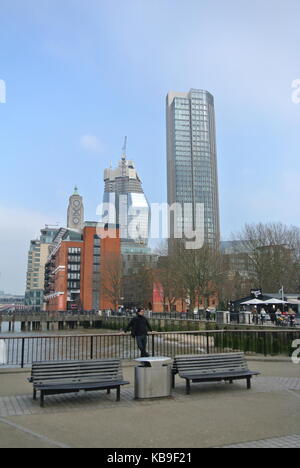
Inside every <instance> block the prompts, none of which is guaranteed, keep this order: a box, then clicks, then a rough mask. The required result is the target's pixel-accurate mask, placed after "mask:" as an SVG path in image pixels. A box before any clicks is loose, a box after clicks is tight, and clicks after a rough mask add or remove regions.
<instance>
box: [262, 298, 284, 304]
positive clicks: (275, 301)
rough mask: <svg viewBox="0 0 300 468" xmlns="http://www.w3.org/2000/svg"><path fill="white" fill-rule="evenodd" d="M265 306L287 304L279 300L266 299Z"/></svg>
mask: <svg viewBox="0 0 300 468" xmlns="http://www.w3.org/2000/svg"><path fill="white" fill-rule="evenodd" d="M266 304H287V302H285V301H280V300H279V299H274V298H273V299H268V300H267V301H266Z"/></svg>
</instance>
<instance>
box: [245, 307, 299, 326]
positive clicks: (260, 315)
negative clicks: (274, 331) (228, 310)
mask: <svg viewBox="0 0 300 468" xmlns="http://www.w3.org/2000/svg"><path fill="white" fill-rule="evenodd" d="M251 312H252V322H253V323H254V324H255V325H259V324H261V325H264V324H265V323H266V322H271V323H273V324H274V325H276V326H281V327H284V326H290V327H295V326H296V313H295V311H293V309H291V308H289V309H288V310H287V311H282V310H280V309H279V308H278V309H277V310H274V309H272V311H271V312H267V311H266V310H265V309H264V307H262V308H261V309H260V311H259V310H257V308H254V309H253V310H252V311H251Z"/></svg>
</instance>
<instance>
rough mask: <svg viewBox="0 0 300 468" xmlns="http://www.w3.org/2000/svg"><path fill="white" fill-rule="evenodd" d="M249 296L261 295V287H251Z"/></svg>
mask: <svg viewBox="0 0 300 468" xmlns="http://www.w3.org/2000/svg"><path fill="white" fill-rule="evenodd" d="M250 294H251V296H254V297H259V296H261V295H262V289H251V292H250Z"/></svg>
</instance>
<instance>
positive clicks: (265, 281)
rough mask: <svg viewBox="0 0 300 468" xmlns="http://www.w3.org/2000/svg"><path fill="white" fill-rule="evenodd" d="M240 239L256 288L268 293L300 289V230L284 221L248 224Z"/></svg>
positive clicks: (239, 235)
mask: <svg viewBox="0 0 300 468" xmlns="http://www.w3.org/2000/svg"><path fill="white" fill-rule="evenodd" d="M235 238H236V239H239V240H240V241H242V245H243V249H244V252H245V254H246V255H247V257H248V259H249V263H250V265H251V268H250V269H249V278H251V279H252V281H253V286H254V287H261V288H262V289H263V290H264V291H265V292H277V291H278V290H279V289H280V288H281V287H282V286H284V289H285V291H286V292H295V291H298V290H299V283H300V280H299V272H300V270H299V264H300V263H299V261H300V229H299V228H296V227H288V226H285V225H284V224H282V223H268V224H262V223H259V224H246V225H245V227H244V229H243V230H242V232H240V233H239V234H238V235H237V236H235Z"/></svg>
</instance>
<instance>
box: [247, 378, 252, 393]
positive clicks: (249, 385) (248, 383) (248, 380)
mask: <svg viewBox="0 0 300 468" xmlns="http://www.w3.org/2000/svg"><path fill="white" fill-rule="evenodd" d="M247 389H248V390H250V389H251V377H247Z"/></svg>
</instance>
